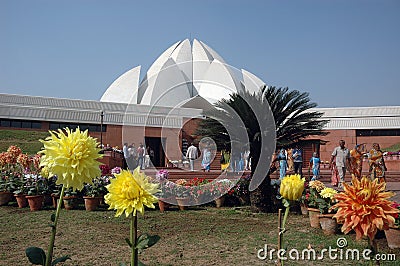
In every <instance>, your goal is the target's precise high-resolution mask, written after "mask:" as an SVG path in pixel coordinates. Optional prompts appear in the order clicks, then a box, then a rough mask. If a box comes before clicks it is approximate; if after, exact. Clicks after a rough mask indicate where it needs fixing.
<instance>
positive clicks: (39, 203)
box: [26, 195, 44, 211]
mask: <svg viewBox="0 0 400 266" xmlns="http://www.w3.org/2000/svg"><path fill="white" fill-rule="evenodd" d="M26 199H27V200H28V204H29V208H30V209H31V211H39V210H41V209H42V207H43V199H44V196H43V195H34V196H26Z"/></svg>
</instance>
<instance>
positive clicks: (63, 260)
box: [51, 255, 72, 266]
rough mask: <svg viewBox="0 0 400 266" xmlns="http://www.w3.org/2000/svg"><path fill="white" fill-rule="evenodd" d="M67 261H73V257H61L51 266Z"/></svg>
mask: <svg viewBox="0 0 400 266" xmlns="http://www.w3.org/2000/svg"><path fill="white" fill-rule="evenodd" d="M67 260H72V259H71V257H70V256H69V255H65V256H62V257H59V258H57V259H55V260H53V262H52V263H51V265H52V266H53V265H56V264H57V263H59V262H66V261H67Z"/></svg>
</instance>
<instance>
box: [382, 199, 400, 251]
mask: <svg viewBox="0 0 400 266" xmlns="http://www.w3.org/2000/svg"><path fill="white" fill-rule="evenodd" d="M392 207H393V208H395V209H397V210H399V212H400V204H399V203H397V202H393V204H392ZM393 216H394V218H395V221H394V225H393V226H390V227H389V230H385V235H386V241H387V243H388V246H389V248H391V249H394V248H400V215H399V213H396V214H394V215H393Z"/></svg>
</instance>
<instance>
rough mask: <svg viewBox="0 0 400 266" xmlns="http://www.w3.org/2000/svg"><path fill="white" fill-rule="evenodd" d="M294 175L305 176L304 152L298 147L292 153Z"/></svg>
mask: <svg viewBox="0 0 400 266" xmlns="http://www.w3.org/2000/svg"><path fill="white" fill-rule="evenodd" d="M292 158H293V164H294V173H295V174H300V176H303V152H302V150H301V149H300V148H299V146H298V145H296V147H295V148H294V149H293V153H292Z"/></svg>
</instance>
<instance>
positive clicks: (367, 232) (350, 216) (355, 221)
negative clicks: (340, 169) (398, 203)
mask: <svg viewBox="0 0 400 266" xmlns="http://www.w3.org/2000/svg"><path fill="white" fill-rule="evenodd" d="M351 183H352V185H348V184H346V183H343V185H344V192H340V193H337V194H336V195H335V199H336V200H337V201H338V203H336V204H335V205H334V206H332V208H334V209H337V213H336V214H335V216H333V217H334V218H336V219H337V221H338V222H339V223H343V226H342V232H343V233H345V234H347V233H348V232H350V231H351V230H352V229H354V231H355V232H356V238H357V239H361V238H362V237H363V236H368V237H369V239H371V240H373V239H374V238H375V234H376V232H377V229H379V230H388V229H389V226H393V224H394V221H395V218H394V216H395V215H396V213H398V212H399V210H397V209H395V208H393V207H392V206H391V205H392V201H390V200H388V199H389V198H390V197H392V196H394V193H393V192H387V191H385V189H386V183H385V182H383V183H378V179H375V180H374V181H371V179H369V178H367V177H365V176H364V177H362V178H361V180H358V179H357V178H356V177H354V176H353V178H352V181H351Z"/></svg>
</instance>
